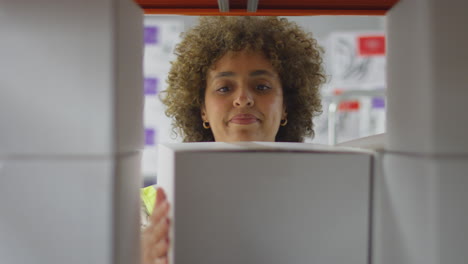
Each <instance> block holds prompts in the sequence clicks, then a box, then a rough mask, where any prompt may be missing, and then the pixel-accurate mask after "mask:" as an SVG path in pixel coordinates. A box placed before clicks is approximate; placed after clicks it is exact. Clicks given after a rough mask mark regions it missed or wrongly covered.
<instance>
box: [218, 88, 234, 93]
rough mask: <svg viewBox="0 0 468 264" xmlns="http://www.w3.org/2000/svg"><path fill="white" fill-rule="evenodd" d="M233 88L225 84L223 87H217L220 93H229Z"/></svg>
mask: <svg viewBox="0 0 468 264" xmlns="http://www.w3.org/2000/svg"><path fill="white" fill-rule="evenodd" d="M230 90H231V89H230V88H229V87H228V86H223V87H221V88H218V89H216V91H217V92H220V93H227V92H229V91H230Z"/></svg>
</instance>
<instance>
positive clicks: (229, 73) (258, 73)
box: [214, 70, 276, 79]
mask: <svg viewBox="0 0 468 264" xmlns="http://www.w3.org/2000/svg"><path fill="white" fill-rule="evenodd" d="M235 75H236V73H235V72H232V71H227V72H218V73H217V74H216V75H215V76H214V79H216V78H221V77H232V76H235ZM261 75H267V76H270V77H275V76H276V74H274V73H273V72H271V71H268V70H255V71H253V72H251V73H250V74H249V76H250V77H256V76H261Z"/></svg>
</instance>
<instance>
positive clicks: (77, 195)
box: [0, 158, 113, 264]
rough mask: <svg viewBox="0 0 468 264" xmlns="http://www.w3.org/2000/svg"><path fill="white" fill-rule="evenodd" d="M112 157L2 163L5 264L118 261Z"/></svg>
mask: <svg viewBox="0 0 468 264" xmlns="http://www.w3.org/2000/svg"><path fill="white" fill-rule="evenodd" d="M112 167H113V166H112V161H111V160H110V159H104V158H102V159H85V158H83V159H78V158H77V159H73V160H72V159H56V160H52V159H51V160H47V159H43V160H31V159H22V160H7V161H4V163H3V168H1V165H0V214H1V220H0V234H1V236H0V263H15V264H16V263H38V264H50V263H69V264H82V263H92V264H106V263H108V264H110V263H112V262H111V261H112V253H111V249H112V248H111V242H112V239H113V236H112V232H111V230H112V214H111V212H112V210H113V209H112V208H113V207H112V199H111V198H112V191H113V185H112V172H113V169H112Z"/></svg>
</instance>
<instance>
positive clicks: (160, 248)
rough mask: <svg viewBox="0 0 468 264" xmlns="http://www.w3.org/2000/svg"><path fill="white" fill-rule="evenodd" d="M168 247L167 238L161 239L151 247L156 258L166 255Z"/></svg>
mask: <svg viewBox="0 0 468 264" xmlns="http://www.w3.org/2000/svg"><path fill="white" fill-rule="evenodd" d="M168 249H169V243H168V240H167V239H161V240H160V241H159V242H158V243H157V244H156V245H155V246H154V247H153V255H154V256H155V257H156V258H161V257H166V256H167V251H168Z"/></svg>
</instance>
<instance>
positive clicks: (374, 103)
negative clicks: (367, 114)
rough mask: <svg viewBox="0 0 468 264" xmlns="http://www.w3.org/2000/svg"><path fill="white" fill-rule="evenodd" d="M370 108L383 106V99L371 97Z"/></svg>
mask: <svg viewBox="0 0 468 264" xmlns="http://www.w3.org/2000/svg"><path fill="white" fill-rule="evenodd" d="M372 108H385V99H384V98H382V97H374V98H372Z"/></svg>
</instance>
